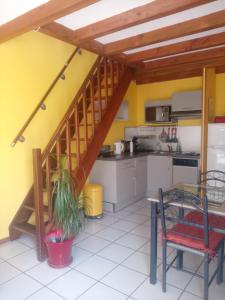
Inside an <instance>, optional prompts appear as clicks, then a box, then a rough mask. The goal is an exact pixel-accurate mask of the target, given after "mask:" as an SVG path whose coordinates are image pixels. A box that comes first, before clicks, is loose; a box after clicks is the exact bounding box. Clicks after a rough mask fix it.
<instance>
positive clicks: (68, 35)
mask: <svg viewBox="0 0 225 300" xmlns="http://www.w3.org/2000/svg"><path fill="white" fill-rule="evenodd" d="M40 32H42V33H45V34H47V35H50V36H52V37H55V38H57V39H59V40H62V41H64V42H67V43H70V44H72V45H76V46H78V45H77V44H76V43H75V42H74V40H73V30H71V29H68V28H67V27H65V26H63V25H61V24H58V23H56V22H53V23H50V24H47V25H45V26H42V27H41V28H40ZM79 47H81V48H84V49H87V50H90V51H93V52H95V53H98V54H103V46H102V45H101V44H100V43H98V42H96V41H89V42H86V43H85V44H80V45H79Z"/></svg>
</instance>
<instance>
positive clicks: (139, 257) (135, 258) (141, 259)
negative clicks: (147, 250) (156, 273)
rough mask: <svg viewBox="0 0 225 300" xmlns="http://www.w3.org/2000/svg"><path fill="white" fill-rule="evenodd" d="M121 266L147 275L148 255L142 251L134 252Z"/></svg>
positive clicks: (148, 268)
mask: <svg viewBox="0 0 225 300" xmlns="http://www.w3.org/2000/svg"><path fill="white" fill-rule="evenodd" d="M122 265H123V266H126V267H128V268H130V269H133V270H135V271H138V272H141V273H143V274H145V275H149V272H150V267H149V266H150V262H149V255H146V254H144V253H140V252H135V253H134V254H132V255H131V256H129V257H128V258H127V259H126V260H125V261H124V262H123V263H122Z"/></svg>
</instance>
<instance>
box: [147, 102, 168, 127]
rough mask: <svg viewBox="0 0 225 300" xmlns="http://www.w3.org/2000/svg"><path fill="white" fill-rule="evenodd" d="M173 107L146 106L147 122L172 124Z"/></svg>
mask: <svg viewBox="0 0 225 300" xmlns="http://www.w3.org/2000/svg"><path fill="white" fill-rule="evenodd" d="M170 113H171V106H170V105H168V106H152V107H151V106H146V107H145V122H149V123H157V122H158V123H161V122H170V121H171V119H170Z"/></svg>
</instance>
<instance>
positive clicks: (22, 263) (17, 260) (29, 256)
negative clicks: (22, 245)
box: [8, 249, 40, 272]
mask: <svg viewBox="0 0 225 300" xmlns="http://www.w3.org/2000/svg"><path fill="white" fill-rule="evenodd" d="M8 262H9V263H10V264H12V265H14V266H15V267H16V268H18V269H20V270H21V271H23V272H24V271H27V270H29V269H31V268H33V267H34V266H36V265H39V264H40V262H39V261H38V259H37V253H36V251H35V250H34V249H31V250H29V251H26V252H24V253H22V254H19V255H17V256H15V257H13V258H10V259H9V260H8Z"/></svg>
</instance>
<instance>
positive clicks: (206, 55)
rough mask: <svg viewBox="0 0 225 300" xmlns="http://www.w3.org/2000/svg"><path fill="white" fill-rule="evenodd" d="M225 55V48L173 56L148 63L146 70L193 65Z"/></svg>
mask: <svg viewBox="0 0 225 300" xmlns="http://www.w3.org/2000/svg"><path fill="white" fill-rule="evenodd" d="M224 53H225V46H224V47H220V48H216V49H209V50H204V51H198V52H194V53H188V54H181V55H177V56H172V57H168V58H164V59H163V58H162V59H157V60H154V61H150V62H146V63H145V69H150V70H153V69H157V68H163V67H164V68H165V67H167V66H172V65H177V64H181V63H183V64H184V63H192V62H196V63H197V62H200V61H204V60H209V59H214V58H218V57H223V56H224Z"/></svg>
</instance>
